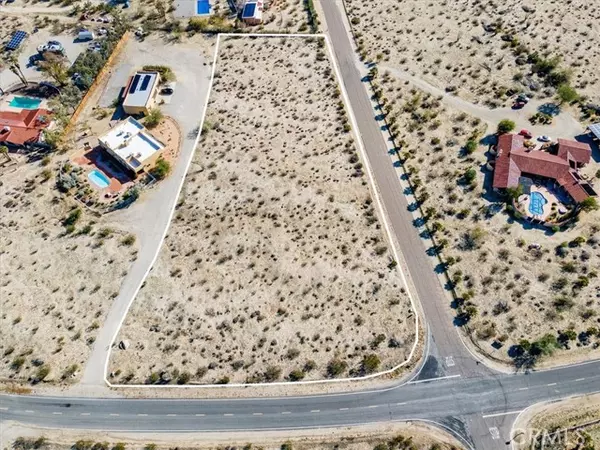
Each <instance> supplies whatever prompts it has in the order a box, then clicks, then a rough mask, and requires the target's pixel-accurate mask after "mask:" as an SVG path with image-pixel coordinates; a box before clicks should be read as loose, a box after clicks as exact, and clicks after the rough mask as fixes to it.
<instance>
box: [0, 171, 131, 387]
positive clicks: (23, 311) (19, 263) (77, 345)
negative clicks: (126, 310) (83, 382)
mask: <svg viewBox="0 0 600 450" xmlns="http://www.w3.org/2000/svg"><path fill="white" fill-rule="evenodd" d="M55 164H56V163H50V164H49V165H48V166H46V167H41V166H40V163H39V162H36V163H29V164H26V163H22V164H21V165H20V166H19V167H18V169H17V170H16V171H14V172H12V173H5V174H3V175H2V177H1V178H0V183H1V186H0V205H2V206H1V208H2V214H1V215H0V249H1V253H0V273H1V274H2V284H1V288H0V299H1V308H0V310H1V313H2V314H1V316H0V329H1V330H2V339H0V352H1V353H0V355H1V357H2V360H1V361H2V364H1V365H0V376H1V377H2V378H4V379H16V380H19V379H21V380H22V379H28V378H32V379H35V378H38V377H41V376H42V375H43V374H45V373H47V372H48V370H50V371H49V373H47V376H46V377H45V380H46V381H50V380H54V381H60V380H61V379H63V378H64V379H66V380H67V381H68V380H73V379H76V378H77V373H80V369H81V368H82V367H83V365H84V364H85V362H86V359H87V355H88V354H89V352H90V350H91V345H92V343H93V342H94V336H95V335H96V333H97V329H98V328H99V326H100V324H101V323H102V321H103V320H104V316H105V314H106V313H107V311H108V307H109V305H110V303H111V301H112V299H113V298H114V297H115V296H116V295H117V293H118V291H119V285H120V283H121V280H122V279H123V277H124V275H125V273H126V272H127V270H128V267H129V265H130V264H131V262H132V261H133V260H134V259H135V258H136V253H137V250H136V247H137V246H136V244H135V242H133V243H132V242H131V239H127V240H125V237H126V236H128V234H127V232H126V231H124V230H120V229H119V228H118V225H117V224H113V223H110V220H109V219H99V218H96V217H93V216H91V215H88V214H86V213H85V212H82V214H81V217H80V218H79V219H78V220H77V221H76V224H75V229H74V230H73V231H72V232H71V233H66V230H67V229H66V227H65V225H64V224H63V220H64V219H65V218H66V217H67V216H69V214H70V212H71V211H72V210H73V208H76V207H77V204H76V203H75V202H74V201H72V200H71V199H69V198H63V197H62V196H61V195H60V194H59V192H58V191H57V190H56V189H55V188H54V172H53V171H54V165H55ZM134 241H135V240H134ZM73 374H75V376H72V375H73Z"/></svg>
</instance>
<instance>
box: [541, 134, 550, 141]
mask: <svg viewBox="0 0 600 450" xmlns="http://www.w3.org/2000/svg"><path fill="white" fill-rule="evenodd" d="M551 140H552V139H550V136H546V135H545V134H543V135H542V136H540V137H539V138H538V141H540V142H550V141H551Z"/></svg>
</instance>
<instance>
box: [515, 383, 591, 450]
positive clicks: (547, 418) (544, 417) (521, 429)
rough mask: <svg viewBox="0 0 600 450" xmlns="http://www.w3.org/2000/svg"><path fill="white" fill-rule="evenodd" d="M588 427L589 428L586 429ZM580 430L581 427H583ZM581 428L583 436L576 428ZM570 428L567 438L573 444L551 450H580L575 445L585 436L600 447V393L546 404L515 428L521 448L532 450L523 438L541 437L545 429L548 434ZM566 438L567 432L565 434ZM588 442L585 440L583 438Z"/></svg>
mask: <svg viewBox="0 0 600 450" xmlns="http://www.w3.org/2000/svg"><path fill="white" fill-rule="evenodd" d="M586 425H587V426H586ZM579 427H580V428H579ZM575 428H578V431H579V433H577V432H576V431H575V430H574V429H575ZM565 429H569V430H570V433H569V432H567V434H566V436H567V437H568V436H570V438H568V439H566V441H569V440H570V441H571V445H568V444H567V445H564V444H565V443H564V441H565V439H562V440H563V443H562V444H561V445H557V446H555V447H552V446H548V445H549V444H547V446H546V447H544V448H548V449H555V450H562V449H565V450H570V449H574V448H577V447H576V446H575V445H574V444H576V441H577V440H578V439H581V438H582V436H585V435H588V436H589V438H590V439H591V440H592V442H593V443H594V444H595V445H596V446H598V445H600V394H594V395H588V396H583V397H576V398H572V399H568V400H564V401H561V402H556V403H549V404H542V405H538V406H534V407H533V408H529V409H528V410H526V411H525V413H524V414H522V415H521V416H519V418H518V420H517V422H516V423H515V425H514V427H513V436H515V437H516V439H515V441H516V442H518V443H519V444H521V445H520V446H518V447H517V448H519V449H525V448H530V442H531V440H530V439H524V438H523V437H522V436H529V437H531V436H535V435H536V434H540V431H541V430H548V433H552V432H555V431H556V430H565ZM561 436H562V437H564V436H565V434H564V432H563V433H562V434H561ZM583 439H585V437H583Z"/></svg>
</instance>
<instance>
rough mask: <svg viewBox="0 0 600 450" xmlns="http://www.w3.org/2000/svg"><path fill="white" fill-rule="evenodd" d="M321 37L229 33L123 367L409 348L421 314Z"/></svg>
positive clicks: (387, 362) (291, 360)
mask: <svg viewBox="0 0 600 450" xmlns="http://www.w3.org/2000/svg"><path fill="white" fill-rule="evenodd" d="M323 44H324V42H322V41H321V40H317V39H301V38H286V39H282V38H252V39H250V38H241V39H225V40H223V41H222V42H221V47H220V54H219V58H218V62H217V70H216V74H215V83H214V86H213V90H212V92H211V101H210V104H209V112H208V115H207V120H206V122H205V125H204V127H203V129H204V136H203V139H202V141H201V143H200V145H199V146H198V149H197V150H196V154H195V157H194V160H193V162H192V165H191V167H190V170H189V172H188V176H187V180H186V182H185V184H184V188H183V193H182V195H181V198H180V200H179V203H178V207H177V209H176V212H175V216H174V218H173V221H172V224H171V228H170V230H169V232H168V236H167V239H166V240H165V243H164V245H163V249H162V251H161V253H160V255H159V257H158V260H157V262H156V264H155V266H154V268H153V269H152V272H151V273H150V275H149V277H148V278H147V280H146V282H145V285H144V286H143V288H142V290H141V291H140V293H139V294H138V297H137V298H136V300H135V302H134V304H133V306H132V308H131V310H130V312H129V314H128V316H127V318H126V320H125V323H124V325H123V327H122V329H121V331H120V333H119V336H118V339H117V342H119V341H121V340H126V341H129V343H130V344H131V347H130V348H129V349H128V350H125V351H122V350H118V349H114V350H113V352H112V358H111V362H110V366H109V367H110V372H113V373H114V374H115V377H114V379H113V382H130V383H131V382H137V383H144V382H145V383H148V382H166V381H167V380H170V379H171V380H172V381H173V382H174V381H176V380H177V381H178V382H180V383H182V382H184V383H185V382H199V383H215V382H221V383H226V382H264V381H276V380H283V379H299V378H302V377H305V378H306V379H318V378H323V377H326V376H328V375H329V376H357V375H360V374H362V373H364V372H369V371H372V370H383V369H388V368H390V367H393V366H395V365H396V364H398V363H400V362H402V361H404V360H405V359H406V357H407V355H408V353H409V351H410V348H411V346H412V344H413V342H414V332H415V330H414V317H413V316H412V311H411V306H410V302H409V299H408V297H407V295H406V294H405V290H404V287H403V285H402V282H401V276H400V274H399V273H398V272H397V271H396V270H395V269H393V267H392V266H393V265H392V266H390V263H391V261H392V257H391V253H390V250H389V248H388V243H387V242H386V238H385V237H384V233H383V230H382V227H381V224H380V220H379V218H378V217H377V213H376V212H375V205H374V204H373V201H372V199H371V195H370V192H369V186H368V182H367V178H366V176H365V175H364V172H363V167H362V164H361V162H360V160H359V157H358V156H357V153H356V148H355V145H354V144H353V140H352V137H351V134H350V133H349V132H348V131H349V125H348V124H347V119H346V113H345V111H344V106H343V102H342V101H341V97H340V94H339V91H338V87H337V83H336V81H335V79H334V75H333V70H332V67H331V62H330V60H329V59H328V57H327V53H326V49H325V47H324V45H323ZM346 127H347V128H346ZM388 266H390V267H388ZM367 356H371V357H370V358H367V359H366V360H364V359H363V358H365V357H367ZM379 361H380V362H381V363H380V364H378V363H379ZM161 374H162V375H163V376H162V377H161ZM161 378H162V381H161Z"/></svg>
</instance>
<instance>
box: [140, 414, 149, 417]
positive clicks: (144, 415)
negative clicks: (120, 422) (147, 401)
mask: <svg viewBox="0 0 600 450" xmlns="http://www.w3.org/2000/svg"><path fill="white" fill-rule="evenodd" d="M147 415H148V414H138V416H140V417H146V416H147Z"/></svg>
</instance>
